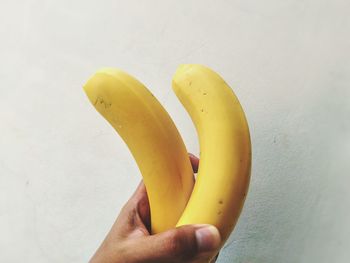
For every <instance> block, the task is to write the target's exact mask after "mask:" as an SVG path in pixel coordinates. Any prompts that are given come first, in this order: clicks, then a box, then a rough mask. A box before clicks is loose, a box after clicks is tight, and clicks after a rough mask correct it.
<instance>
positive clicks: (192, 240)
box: [90, 154, 221, 263]
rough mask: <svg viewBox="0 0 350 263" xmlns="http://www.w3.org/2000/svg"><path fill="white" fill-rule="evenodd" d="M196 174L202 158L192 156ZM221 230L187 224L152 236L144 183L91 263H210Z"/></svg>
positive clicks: (126, 206)
mask: <svg viewBox="0 0 350 263" xmlns="http://www.w3.org/2000/svg"><path fill="white" fill-rule="evenodd" d="M190 160H191V164H192V167H193V170H194V172H197V169H198V162H199V160H198V158H197V157H195V156H194V155H192V154H190ZM220 243H221V238H220V234H219V231H218V230H217V228H215V227H214V226H211V225H186V226H181V227H178V228H174V229H171V230H168V231H166V232H163V233H159V234H155V235H151V234H150V210H149V203H148V198H147V192H146V188H145V185H144V184H143V182H141V183H140V185H139V186H138V188H137V189H136V191H135V193H134V194H133V196H132V197H131V198H130V199H129V201H128V202H127V203H126V204H125V205H124V207H123V208H122V210H121V212H120V214H119V216H118V218H117V219H116V221H115V223H114V224H113V226H112V228H111V230H110V232H109V233H108V234H107V236H106V238H105V240H104V241H103V242H102V244H101V246H100V247H99V249H98V250H97V251H96V253H95V255H94V256H93V257H92V258H91V260H90V263H121V262H128V263H141V262H142V263H147V262H150V263H151V262H152V263H162V262H166V263H171V262H173V263H176V262H207V261H208V260H209V259H210V257H211V256H212V254H213V251H215V250H217V249H218V248H219V246H220Z"/></svg>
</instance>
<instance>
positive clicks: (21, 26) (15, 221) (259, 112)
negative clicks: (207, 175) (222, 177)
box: [0, 0, 350, 263]
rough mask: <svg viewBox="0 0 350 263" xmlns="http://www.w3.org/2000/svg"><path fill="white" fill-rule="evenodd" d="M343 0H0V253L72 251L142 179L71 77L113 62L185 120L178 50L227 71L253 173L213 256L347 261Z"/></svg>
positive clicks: (80, 248)
mask: <svg viewBox="0 0 350 263" xmlns="http://www.w3.org/2000/svg"><path fill="white" fill-rule="evenodd" d="M349 10H350V2H349V1H347V0H304V1H297V0H285V1H279V0H266V1H258V0H248V1H243V0H242V1H241V0H235V1H224V0H222V1H209V0H202V1H194V0H192V1H175V0H172V1H161V0H159V1H155V0H149V1H136V0H128V1H115V0H109V1H83V0H80V1H68V0H65V1H53V0H48V1H38V0H37V1H35V0H27V1H20V2H19V1H8V0H1V2H0V262H4V263H15V262H16V263H17V262H23V260H24V261H25V262H28V263H44V262H51V263H56V262H57V263H61V262H72V263H73V262H86V261H87V260H88V259H89V257H90V256H91V255H92V253H93V252H94V250H95V249H96V248H97V246H98V245H99V243H100V242H101V240H102V239H103V238H104V236H105V234H106V232H107V231H108V230H109V228H110V226H111V224H112V222H113V221H114V219H115V217H116V215H117V214H118V212H119V209H120V208H121V206H122V205H123V204H124V202H125V201H126V200H127V199H128V198H129V196H130V195H131V193H132V192H133V190H134V189H135V187H136V185H137V184H138V182H139V180H140V173H139V171H138V168H137V167H136V164H135V162H134V160H133V159H132V157H131V154H130V153H129V152H128V149H127V148H126V146H125V145H124V143H123V142H122V141H121V139H120V138H119V137H118V136H117V134H116V133H115V132H114V131H113V130H112V128H111V127H110V126H109V125H108V124H107V123H106V122H105V121H104V120H103V119H102V118H101V117H100V116H99V115H98V114H97V112H96V111H95V110H94V109H93V107H92V106H91V105H90V103H89V102H88V100H87V98H86V97H85V95H84V93H83V91H82V85H83V83H84V82H85V81H86V80H87V78H88V77H89V76H90V75H91V74H92V73H93V72H94V71H95V70H96V69H98V68H100V67H105V66H114V67H120V68H123V69H124V70H126V71H128V72H130V73H132V74H134V75H135V76H136V77H137V78H139V79H140V80H141V81H142V82H144V83H145V84H146V85H147V86H148V87H149V88H150V89H151V90H152V92H153V93H154V94H155V95H156V97H157V98H158V99H159V100H160V101H161V103H162V104H163V105H164V106H165V108H166V109H167V110H168V112H169V113H170V115H171V116H172V118H173V119H174V121H175V123H176V125H177V126H178V128H179V130H180V132H181V134H182V135H183V138H184V140H185V142H186V145H187V147H188V151H190V152H193V153H195V154H198V152H199V148H198V142H197V136H196V133H195V129H194V127H193V125H192V123H191V121H190V118H189V117H188V115H187V114H186V112H185V110H184V109H183V108H182V106H181V105H180V103H179V101H177V99H176V97H175V95H174V94H173V93H172V90H171V84H170V82H171V77H172V74H173V73H174V71H175V69H176V67H177V65H178V64H180V63H203V64H206V65H208V66H210V67H212V68H214V69H215V70H217V71H218V72H220V74H221V75H222V76H223V77H224V78H225V79H226V80H227V82H229V83H230V84H231V85H232V87H233V88H234V90H235V92H236V93H237V95H238V97H239V98H240V100H241V103H242V105H243V107H244V108H245V110H246V114H247V118H248V120H249V124H250V129H251V136H252V143H253V169H252V181H251V187H250V191H249V194H248V198H247V201H246V205H245V207H244V210H243V213H242V216H241V218H240V220H239V223H238V225H237V227H236V229H235V231H234V233H233V234H232V235H231V237H230V239H229V240H228V242H227V244H226V246H225V248H224V249H223V250H222V253H221V255H220V258H219V262H223V263H224V262H227V263H228V262H239V263H280V262H281V263H295V262H301V263H303V262H305V263H306V262H308V263H310V262H312V263H313V262H317V263H323V262H335V263H345V262H350V249H349V244H350V224H349V222H350V209H349V207H350V191H349V190H348V188H349V184H350V164H349V163H350V162H349V157H350V33H349V32H350V13H349Z"/></svg>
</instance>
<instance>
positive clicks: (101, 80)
mask: <svg viewBox="0 0 350 263" xmlns="http://www.w3.org/2000/svg"><path fill="white" fill-rule="evenodd" d="M84 90H85V92H86V94H87V96H88V98H89V100H90V102H91V103H92V104H93V105H94V106H95V108H96V109H97V111H98V112H99V113H100V114H101V115H102V116H103V117H104V118H105V119H106V120H107V121H108V122H109V123H110V124H111V125H112V126H113V128H114V129H115V130H116V131H117V132H118V133H119V135H120V136H121V138H122V139H123V140H124V142H125V143H126V144H127V146H128V148H129V149H130V151H131V153H132V155H133V157H134V158H135V160H136V163H137V165H138V167H139V169H140V171H141V174H142V177H143V180H144V183H145V186H146V189H147V194H148V198H149V203H150V210H151V228H152V233H159V232H162V231H165V230H167V229H170V228H173V227H175V225H176V222H177V221H178V219H179V218H180V216H181V214H182V212H183V210H184V208H185V206H186V204H187V201H188V199H189V196H190V194H191V192H192V189H193V184H194V177H193V171H192V167H191V163H190V160H189V157H188V153H187V151H186V147H185V144H184V143H183V141H182V138H181V136H180V134H179V132H178V130H177V128H176V127H175V124H174V123H173V121H172V120H171V118H170V116H169V115H168V113H167V112H166V111H165V109H164V108H163V107H162V106H161V104H160V103H159V102H158V100H157V99H156V98H155V97H154V96H153V94H152V93H151V92H150V91H149V90H148V89H147V88H146V87H145V86H144V85H143V84H142V83H140V82H139V81H138V80H136V79H135V78H133V77H132V76H130V75H128V74H127V73H125V72H123V71H121V70H118V69H113V68H105V69H101V70H99V71H97V72H96V73H95V75H93V76H92V77H91V78H90V79H89V80H88V81H87V83H86V84H85V86H84Z"/></svg>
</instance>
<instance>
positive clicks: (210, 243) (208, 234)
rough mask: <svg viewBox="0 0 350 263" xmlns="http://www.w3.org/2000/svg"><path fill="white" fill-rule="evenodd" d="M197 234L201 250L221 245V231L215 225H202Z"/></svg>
mask: <svg viewBox="0 0 350 263" xmlns="http://www.w3.org/2000/svg"><path fill="white" fill-rule="evenodd" d="M195 235H196V240H197V246H198V250H199V252H204V251H211V250H214V249H216V248H218V247H219V246H220V242H221V238H220V233H219V231H218V229H217V228H216V227H215V226H212V225H205V226H201V227H200V228H198V229H197V230H196V232H195Z"/></svg>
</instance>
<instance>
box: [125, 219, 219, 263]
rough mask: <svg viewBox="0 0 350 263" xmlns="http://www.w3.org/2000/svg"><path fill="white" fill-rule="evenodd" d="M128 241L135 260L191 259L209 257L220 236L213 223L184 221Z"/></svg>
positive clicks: (188, 260) (216, 247) (180, 260)
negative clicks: (171, 227) (169, 228)
mask: <svg viewBox="0 0 350 263" xmlns="http://www.w3.org/2000/svg"><path fill="white" fill-rule="evenodd" d="M130 242H133V244H130V245H132V246H133V249H128V250H129V251H132V252H131V253H132V254H133V258H135V261H136V262H138V261H139V262H190V261H191V260H195V259H202V260H203V259H204V258H205V257H207V258H208V260H209V259H210V257H211V256H213V252H215V251H216V250H218V249H219V246H220V243H221V238H220V234H219V231H218V230H217V228H216V227H215V226H212V225H185V226H181V227H178V228H174V229H171V230H168V231H166V232H163V233H159V234H155V235H151V236H146V237H143V238H140V239H137V240H133V241H132V240H130ZM208 252H212V253H208ZM214 255H215V254H214Z"/></svg>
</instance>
